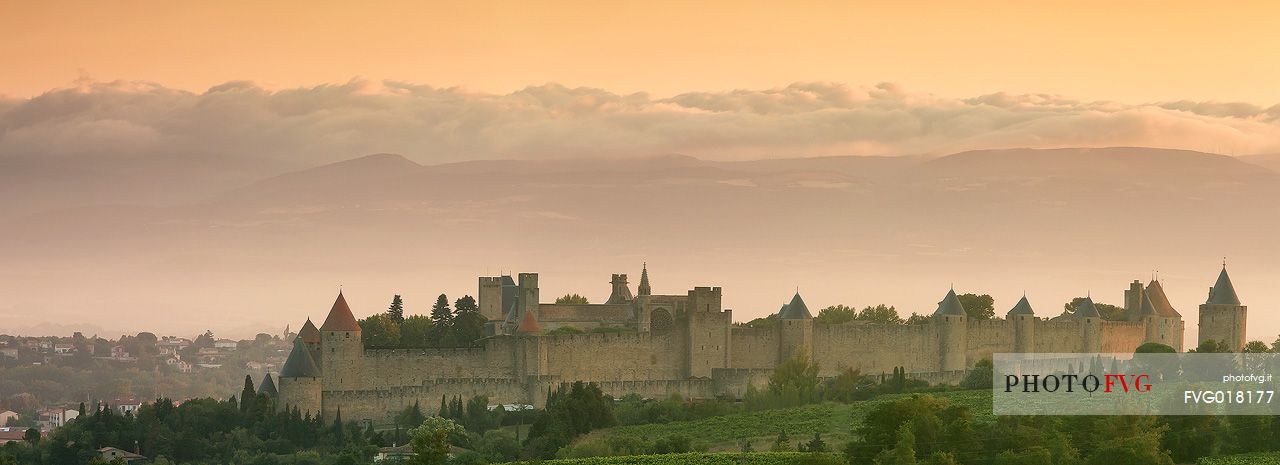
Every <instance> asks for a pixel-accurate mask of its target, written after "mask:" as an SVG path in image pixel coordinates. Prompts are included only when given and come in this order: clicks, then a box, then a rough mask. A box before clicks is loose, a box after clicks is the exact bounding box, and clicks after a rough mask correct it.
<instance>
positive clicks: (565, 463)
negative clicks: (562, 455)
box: [540, 452, 812, 465]
mask: <svg viewBox="0 0 1280 465" xmlns="http://www.w3.org/2000/svg"><path fill="white" fill-rule="evenodd" d="M810 455H812V454H805V453H800V452H755V453H750V454H741V453H738V454H735V453H697V452H695V453H688V454H667V455H617V456H613V457H590V458H584V459H557V460H543V461H542V462H540V463H542V464H544V465H787V464H793V463H796V461H797V460H799V459H801V458H804V457H806V456H810Z"/></svg>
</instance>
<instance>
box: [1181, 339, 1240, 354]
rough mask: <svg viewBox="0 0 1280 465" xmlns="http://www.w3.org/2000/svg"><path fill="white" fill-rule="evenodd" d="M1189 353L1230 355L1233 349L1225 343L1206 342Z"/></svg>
mask: <svg viewBox="0 0 1280 465" xmlns="http://www.w3.org/2000/svg"><path fill="white" fill-rule="evenodd" d="M1187 352H1191V353H1196V354H1225V353H1230V352H1231V349H1230V348H1228V347H1227V343H1225V342H1222V341H1214V340H1205V341H1204V342H1201V343H1200V345H1198V346H1196V348H1194V349H1191V350H1189V351H1187Z"/></svg>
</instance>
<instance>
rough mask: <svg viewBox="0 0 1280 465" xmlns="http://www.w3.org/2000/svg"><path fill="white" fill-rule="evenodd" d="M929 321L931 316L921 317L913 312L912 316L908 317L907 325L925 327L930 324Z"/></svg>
mask: <svg viewBox="0 0 1280 465" xmlns="http://www.w3.org/2000/svg"><path fill="white" fill-rule="evenodd" d="M929 321H930V320H929V315H921V314H919V313H916V312H911V316H909V317H907V321H906V322H905V323H906V324H909V325H924V324H929Z"/></svg>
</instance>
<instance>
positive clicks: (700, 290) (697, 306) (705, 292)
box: [683, 286, 733, 378]
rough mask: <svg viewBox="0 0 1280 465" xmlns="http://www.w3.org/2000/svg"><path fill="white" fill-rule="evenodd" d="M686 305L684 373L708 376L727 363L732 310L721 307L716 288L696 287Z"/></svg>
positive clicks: (725, 366) (718, 292) (690, 292)
mask: <svg viewBox="0 0 1280 465" xmlns="http://www.w3.org/2000/svg"><path fill="white" fill-rule="evenodd" d="M688 296H689V297H688V301H687V302H688V303H687V304H686V307H685V314H684V319H683V320H684V324H685V328H684V329H685V332H684V337H685V360H684V368H685V370H684V371H685V376H686V377H704V378H709V377H711V370H712V369H715V368H727V367H728V366H729V363H730V362H729V340H730V337H729V331H730V329H731V328H730V327H731V326H732V322H733V318H732V312H730V311H728V310H721V307H720V288H719V287H705V286H700V287H695V288H693V290H691V291H689V294H688Z"/></svg>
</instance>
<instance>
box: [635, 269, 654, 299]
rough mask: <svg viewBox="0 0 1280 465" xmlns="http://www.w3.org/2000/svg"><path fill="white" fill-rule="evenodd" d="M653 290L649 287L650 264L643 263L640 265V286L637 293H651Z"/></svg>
mask: <svg viewBox="0 0 1280 465" xmlns="http://www.w3.org/2000/svg"><path fill="white" fill-rule="evenodd" d="M651 292H653V290H652V289H650V288H649V264H648V263H643V264H641V265H640V287H639V288H636V295H650V293H651Z"/></svg>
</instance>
